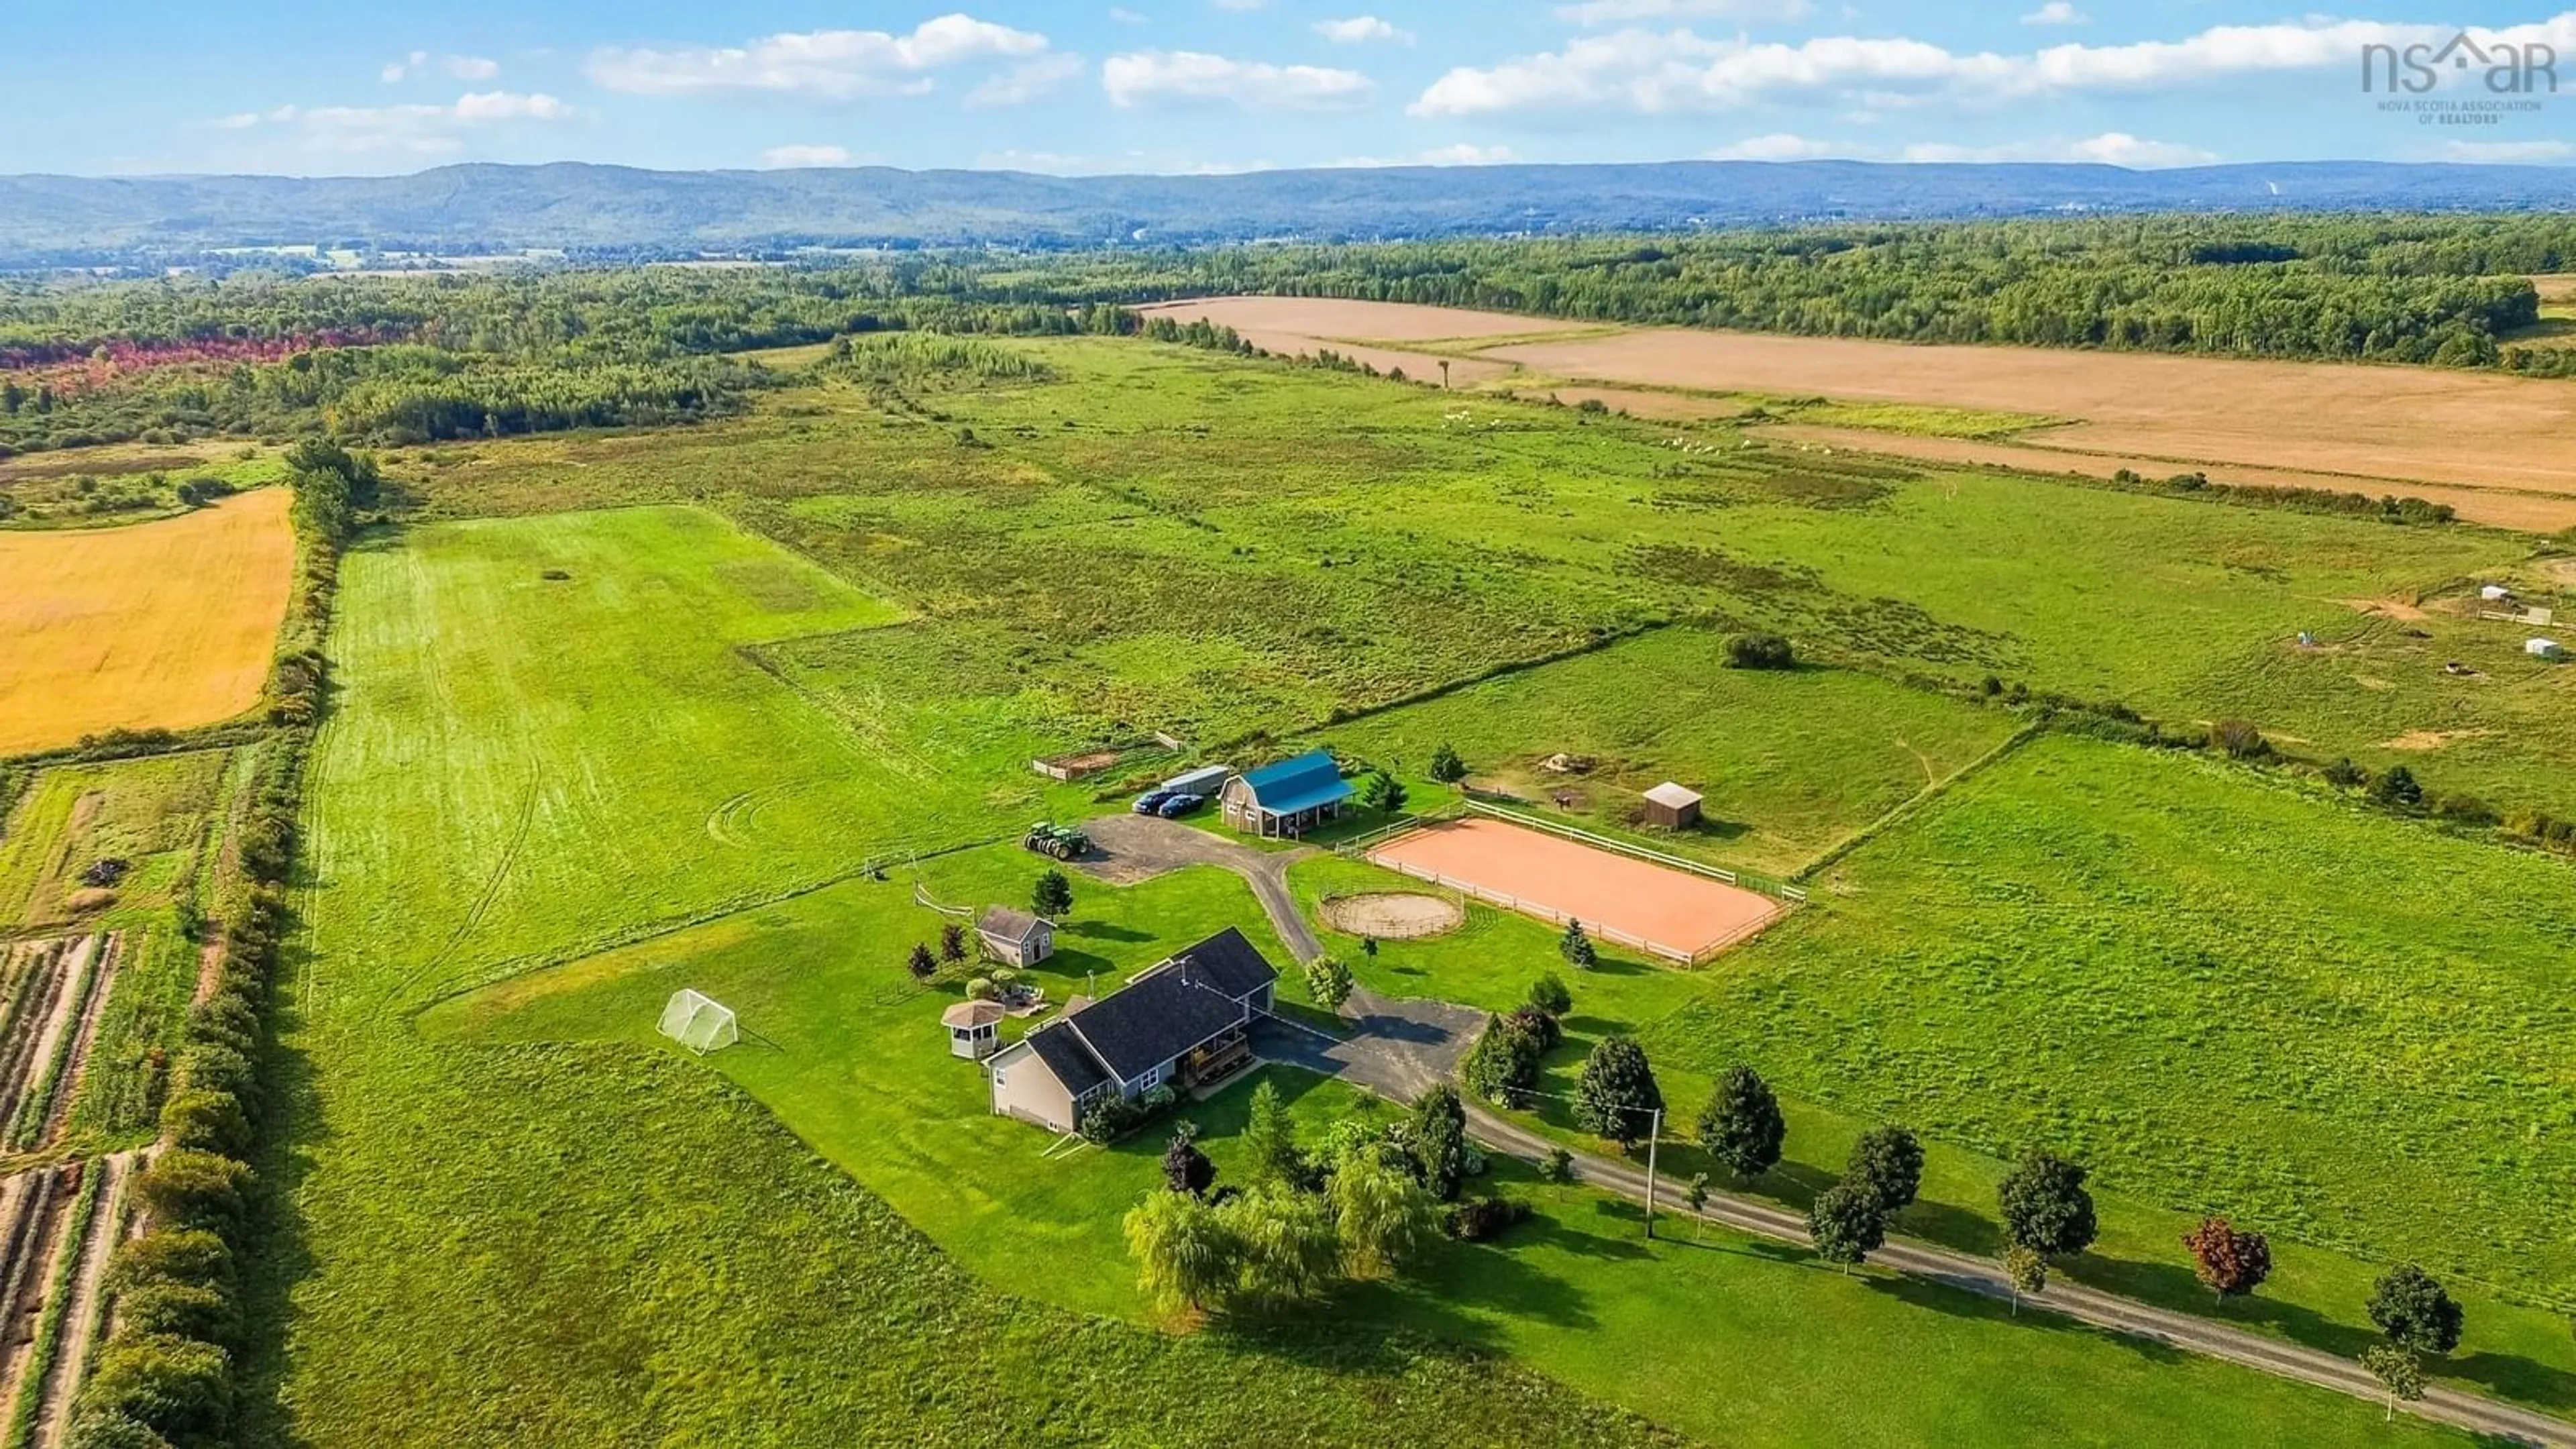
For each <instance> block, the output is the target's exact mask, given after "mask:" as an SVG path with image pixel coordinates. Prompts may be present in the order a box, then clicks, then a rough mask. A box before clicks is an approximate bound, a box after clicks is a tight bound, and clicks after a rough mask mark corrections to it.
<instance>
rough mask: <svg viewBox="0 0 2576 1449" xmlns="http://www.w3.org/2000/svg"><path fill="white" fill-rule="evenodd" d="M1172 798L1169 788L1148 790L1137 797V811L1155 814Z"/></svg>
mask: <svg viewBox="0 0 2576 1449" xmlns="http://www.w3.org/2000/svg"><path fill="white" fill-rule="evenodd" d="M1171 798H1172V792H1171V791H1169V790H1148V791H1146V792H1145V793H1144V794H1142V795H1139V796H1137V797H1136V804H1135V811H1136V813H1137V814H1139V815H1152V814H1155V813H1157V812H1159V811H1160V810H1161V809H1162V808H1163V805H1164V802H1166V801H1168V800H1170V799H1171Z"/></svg>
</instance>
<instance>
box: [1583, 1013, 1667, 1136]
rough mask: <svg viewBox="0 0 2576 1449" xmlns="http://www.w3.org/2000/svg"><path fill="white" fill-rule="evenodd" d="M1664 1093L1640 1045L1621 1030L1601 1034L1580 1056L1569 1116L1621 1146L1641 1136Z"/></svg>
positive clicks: (1657, 1110) (1660, 1106) (1652, 1117)
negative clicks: (1585, 1054) (1579, 1074)
mask: <svg viewBox="0 0 2576 1449" xmlns="http://www.w3.org/2000/svg"><path fill="white" fill-rule="evenodd" d="M1663 1106H1664V1094H1663V1091H1662V1089H1661V1088H1659V1087H1657V1086H1656V1085H1655V1074H1654V1071H1653V1069H1652V1068H1650V1067H1648V1066H1647V1064H1646V1050H1645V1048H1643V1047H1641V1046H1639V1045H1637V1044H1636V1043H1635V1042H1634V1041H1632V1040H1630V1039H1629V1038H1627V1037H1624V1036H1606V1037H1603V1038H1602V1039H1601V1041H1600V1043H1599V1044H1598V1045H1596V1046H1594V1047H1593V1048H1592V1054H1591V1055H1590V1056H1588V1057H1586V1058H1584V1059H1583V1075H1582V1078H1581V1079H1580V1080H1579V1081H1577V1082H1576V1083H1575V1087H1574V1120H1575V1121H1577V1122H1579V1123H1581V1124H1583V1127H1584V1129H1585V1130H1586V1131H1588V1132H1591V1133H1592V1134H1593V1135H1595V1136H1598V1137H1606V1138H1608V1139H1609V1140H1610V1141H1613V1142H1616V1143H1618V1144H1619V1145H1620V1147H1622V1148H1626V1147H1629V1146H1632V1145H1634V1144H1636V1143H1638V1142H1642V1141H1644V1140H1645V1138H1646V1134H1647V1133H1648V1132H1649V1131H1651V1130H1652V1128H1653V1122H1654V1114H1655V1113H1657V1112H1659V1111H1661V1110H1663Z"/></svg>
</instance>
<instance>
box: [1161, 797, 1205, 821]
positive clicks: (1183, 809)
mask: <svg viewBox="0 0 2576 1449" xmlns="http://www.w3.org/2000/svg"><path fill="white" fill-rule="evenodd" d="M1206 803H1207V797H1206V796H1205V795H1174V796H1173V797H1172V798H1170V799H1168V800H1166V801H1164V802H1163V803H1162V804H1161V805H1159V806H1157V807H1155V810H1154V813H1155V814H1157V815H1160V816H1162V817H1163V818H1164V819H1166V820H1178V819H1180V818H1181V817H1182V816H1184V815H1187V814H1189V813H1190V812H1191V811H1193V810H1196V809H1197V808H1199V807H1200V806H1202V805H1205V804H1206Z"/></svg>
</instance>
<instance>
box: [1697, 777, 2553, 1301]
mask: <svg viewBox="0 0 2576 1449" xmlns="http://www.w3.org/2000/svg"><path fill="white" fill-rule="evenodd" d="M1816 887H1817V889H1816V892H1815V894H1816V897H1817V900H1818V902H1819V904H1818V905H1817V906H1816V907H1814V908H1811V909H1809V910H1808V911H1806V912H1805V913H1803V914H1802V915H1801V916H1800V917H1798V918H1796V919H1794V920H1792V921H1791V922H1789V923H1787V924H1785V925H1783V926H1779V927H1775V928H1774V929H1773V930H1772V931H1770V932H1769V933H1767V934H1766V935H1765V936H1764V937H1763V938H1762V939H1761V940H1759V941H1757V942H1755V943H1753V944H1752V945H1750V946H1748V947H1747V948H1745V949H1744V950H1742V951H1739V952H1736V953H1733V954H1731V955H1730V956H1729V957H1727V958H1726V959H1725V961H1724V962H1723V969H1721V970H1718V971H1715V972H1712V973H1709V975H1708V979H1707V988H1708V989H1707V991H1706V992H1705V994H1704V995H1703V997H1702V998H1701V1000H1700V1001H1699V1002H1697V1003H1695V1004H1694V1005H1692V1006H1691V1007H1690V1008H1688V1009H1686V1010H1683V1011H1680V1012H1677V1013H1674V1014H1673V1015H1671V1016H1669V1017H1667V1018H1665V1019H1664V1020H1663V1021H1661V1022H1659V1023H1657V1024H1656V1025H1655V1026H1654V1027H1652V1028H1651V1029H1650V1030H1649V1031H1648V1032H1647V1034H1646V1039H1647V1042H1648V1045H1649V1047H1650V1049H1651V1050H1653V1051H1654V1052H1655V1053H1657V1054H1658V1056H1660V1057H1664V1058H1668V1059H1671V1060H1674V1061H1676V1062H1684V1063H1691V1064H1694V1065H1697V1066H1699V1067H1701V1068H1702V1069H1706V1070H1714V1069H1715V1068H1716V1067H1718V1066H1721V1065H1723V1064H1724V1063H1725V1062H1727V1061H1730V1060H1739V1059H1740V1060H1748V1061H1751V1062H1754V1063H1756V1064H1757V1065H1759V1066H1760V1068H1761V1069H1762V1070H1763V1071H1765V1072H1766V1073H1768V1074H1770V1075H1772V1076H1773V1077H1774V1079H1775V1080H1778V1081H1780V1082H1781V1083H1782V1084H1783V1085H1784V1087H1786V1088H1787V1089H1789V1090H1791V1091H1794V1092H1795V1093H1797V1094H1798V1095H1800V1096H1803V1097H1808V1098H1811V1099H1814V1100H1818V1101H1822V1102H1826V1103H1831V1104H1834V1105H1836V1106H1838V1107H1841V1108H1843V1109H1845V1110H1847V1111H1851V1112H1854V1113H1885V1114H1888V1115H1891V1116H1895V1117H1899V1118H1902V1119H1904V1120H1907V1121H1911V1122H1913V1123H1914V1124H1916V1125H1917V1126H1919V1127H1923V1128H1927V1129H1930V1130H1931V1131H1933V1132H1935V1133H1937V1134H1939V1135H1941V1136H1944V1137H1949V1138H1953V1139H1956V1140H1960V1141H1963V1142H1966V1143H1970V1144H1973V1145H1976V1146H1980V1147H1983V1148H1985V1149H1987V1150H1989V1151H1993V1152H1996V1153H2000V1154H2004V1155H2011V1154H2014V1153H2017V1152H2019V1151H2021V1150H2023V1149H2025V1148H2028V1147H2034V1146H2049V1147H2054V1148H2056V1149H2058V1150H2060V1151H2064V1152H2068V1153H2070V1154H2072V1155H2074V1156H2076V1157H2079V1158H2081V1159H2083V1160H2085V1161H2087V1162H2090V1163H2092V1164H2094V1166H2095V1167H2096V1168H2097V1170H2098V1171H2099V1173H2100V1174H2101V1180H2102V1181H2103V1183H2104V1184H2105V1185H2106V1186H2110V1187H2114V1188H2116V1189H2118V1190H2120V1191H2122V1192H2125V1193H2130V1194H2134V1195H2137V1196H2141V1197H2145V1198H2148V1199H2150V1200H2154V1201H2157V1202H2161V1203H2163V1204H2165V1205H2167V1206H2169V1207H2173V1208H2176V1209H2183V1210H2197V1209H2208V1210H2222V1211H2226V1212H2229V1213H2231V1214H2234V1215H2235V1216H2237V1217H2238V1218H2239V1219H2241V1220H2243V1221H2245V1222H2248V1223H2251V1224H2254V1225H2256V1226H2260V1227H2265V1228H2269V1229H2271V1230H2273V1231H2276V1232H2282V1233H2287V1234H2292V1235H2296V1236H2298V1237H2301V1238H2303V1239H2306V1240H2308V1241H2311V1242H2318V1243H2323V1244H2330V1245H2334V1246H2337V1247H2341V1248H2344V1249H2347V1250H2349V1251H2352V1252H2354V1253H2357V1254H2359V1255H2361V1256H2363V1257H2365V1258H2368V1259H2373V1260H2378V1261H2383V1262H2385V1261H2391V1260H2395V1259H2399V1258H2417V1259H2420V1260H2422V1261H2424V1262H2425V1263H2427V1264H2428V1265H2432V1266H2434V1267H2436V1268H2437V1269H2439V1270H2441V1271H2444V1272H2449V1273H2453V1274H2457V1275H2463V1276H2467V1277H2472V1278H2476V1279H2480V1280H2483V1281H2486V1282H2488V1283H2491V1284H2494V1285H2496V1286H2497V1287H2499V1288H2501V1289H2504V1290H2506V1291H2508V1292H2511V1293H2516V1294H2521V1295H2538V1296H2542V1297H2545V1298H2551V1299H2563V1298H2564V1297H2565V1296H2566V1295H2567V1294H2568V1293H2569V1292H2570V1291H2571V1289H2576V1247H2571V1245H2570V1243H2569V1240H2568V1238H2567V1235H2566V1232H2565V1205H2566V1203H2567V1202H2568V1201H2569V1199H2570V1197H2571V1195H2576V1073H2572V1072H2571V1067H2570V1063H2571V1062H2576V1003H2571V1002H2570V1000H2569V996H2568V983H2569V969H2570V961H2571V953H2576V889H2571V888H2576V867H2571V866H2570V864H2569V863H2568V862H2566V861H2564V860H2558V859H2553V858H2550V857H2546V856H2541V855H2537V854H2532V853H2527V852H2521V851H2513V850H2507V849H2503V848H2499V847H2497V846H2493V845H2489V844H2485V843H2482V842H2477V841H2470V840H2464V839H2459V838H2456V837H2452V836H2449V835H2446V834H2444V833H2443V832H2441V831H2440V830H2438V829H2436V828H2433V827H2431V826H2429V825H2425V824H2422V823H2418V822H2412V821H2404V820H2397V819H2391V818H2388V817H2386V816H2384V815H2380V814H2376V813H2373V812H2369V811H2366V810H2364V809H2361V808H2359V807H2358V806H2357V805H2356V804H2354V803H2353V802H2351V801H2348V800H2344V799H2339V798H2334V797H2332V796H2331V795H2330V794H2328V793H2327V792H2325V791H2324V790H2323V788H2322V787H2303V786H2295V785H2289V784H2284V783H2279V782H2276V781H2271V780H2267V779H2264V778H2262V777H2260V776H2257V775H2255V774H2253V773H2252V772H2250V771H2247V770H2244V769H2242V768H2237V767H2231V766H2227V765H2223V764H2218V763H2213V762H2210V761H2206V760H2200V759H2193V758H2188V757H2181V756H2173V755H2159V754H2153V753H2148V752H2143V751H2139V750H2135V749H2131V748H2125V747H2119V746H2112V745H2105V744H2099V743H2093V742H2088V741H2083V740H2078V739H2072V738H2066V737H2048V738H2043V739H2042V740H2040V741H2038V742H2036V743H2034V744H2033V745H2031V746H2029V747H2027V748H2025V749H2024V750H2022V751H2020V752H2019V753H2017V754H2016V755H2014V756H2012V757H2010V758H2009V759H2007V760H2005V761H2004V762H2002V763H2001V764H1999V765H1998V766H1996V767H1994V768H1992V769H1991V770H1989V771H1987V772H1985V773H1983V774H1980V775H1978V776H1975V777H1973V778H1972V779H1970V780H1969V781H1968V782H1966V783H1965V784H1964V785H1962V786H1961V787H1960V788H1958V789H1957V790H1956V791H1954V792H1953V793H1952V794H1950V795H1948V796H1946V797H1945V798H1944V799H1943V800H1942V801H1941V803H1940V804H1939V805H1938V806H1937V807H1935V808H1933V809H1931V810H1928V811H1925V812H1924V813H1922V814H1920V815H1917V816H1915V817H1914V818H1912V819H1911V820H1909V821H1907V822H1906V823H1904V824H1903V825H1901V826H1899V827H1898V828H1897V829H1894V830H1892V831H1890V832H1889V833H1887V834H1885V835H1883V836H1880V837H1879V838H1877V839H1875V840H1873V841H1871V842H1870V843H1869V844H1868V845H1867V846H1865V847H1863V848H1862V849H1861V850H1860V851H1858V852H1857V853H1855V854H1854V855H1853V856H1851V857H1850V858H1849V859H1847V860H1846V861H1844V862H1843V863H1841V864H1840V865H1838V866H1836V867H1835V868H1834V869H1833V870H1831V871H1829V872H1828V873H1827V874H1826V875H1825V877H1824V878H1823V879H1821V880H1820V881H1818V882H1817V883H1816Z"/></svg>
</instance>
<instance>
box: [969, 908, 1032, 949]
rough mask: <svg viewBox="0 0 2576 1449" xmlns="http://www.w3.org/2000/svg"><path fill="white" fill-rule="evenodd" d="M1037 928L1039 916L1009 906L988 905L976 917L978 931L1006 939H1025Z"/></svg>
mask: <svg viewBox="0 0 2576 1449" xmlns="http://www.w3.org/2000/svg"><path fill="white" fill-rule="evenodd" d="M1037 928H1038V918H1037V917H1035V916H1032V915H1030V914H1029V913H1028V912H1026V911H1015V910H1012V909H1011V908H1010V907H1009V906H986V907H985V908H984V914H982V915H980V916H977V917H976V918H975V929H976V930H977V931H979V932H981V933H983V934H984V935H987V936H999V937H1001V938H1002V939H1003V940H1005V941H1025V940H1027V939H1028V938H1029V933H1030V932H1031V931H1034V930H1036V929H1037Z"/></svg>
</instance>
